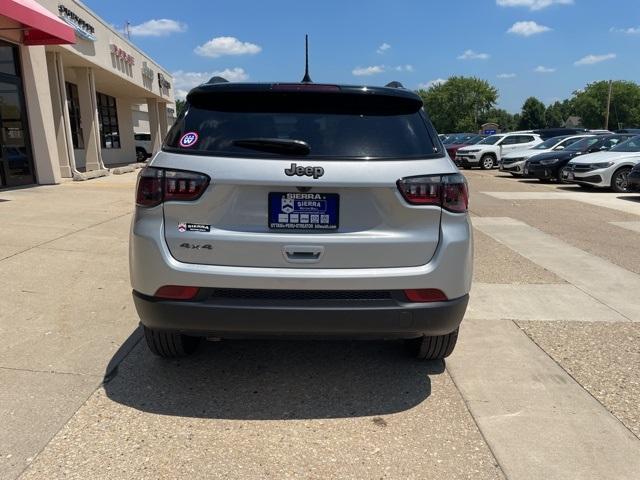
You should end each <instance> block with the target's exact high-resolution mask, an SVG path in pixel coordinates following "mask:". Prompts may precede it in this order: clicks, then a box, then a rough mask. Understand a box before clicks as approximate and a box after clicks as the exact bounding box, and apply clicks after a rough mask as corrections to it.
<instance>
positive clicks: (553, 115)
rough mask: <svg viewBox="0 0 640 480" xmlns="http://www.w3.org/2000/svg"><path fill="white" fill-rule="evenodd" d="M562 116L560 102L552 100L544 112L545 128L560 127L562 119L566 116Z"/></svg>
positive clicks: (562, 111) (562, 122)
mask: <svg viewBox="0 0 640 480" xmlns="http://www.w3.org/2000/svg"><path fill="white" fill-rule="evenodd" d="M568 117H569V116H568V115H567V117H565V116H564V110H563V108H562V104H561V103H560V102H554V103H553V104H552V105H549V106H548V107H547V111H546V112H545V114H544V120H545V126H546V127H547V128H558V127H562V125H563V124H564V121H565V120H566V119H567V118H568Z"/></svg>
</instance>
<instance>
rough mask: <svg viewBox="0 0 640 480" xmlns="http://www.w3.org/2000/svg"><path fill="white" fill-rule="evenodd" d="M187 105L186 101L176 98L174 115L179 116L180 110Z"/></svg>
mask: <svg viewBox="0 0 640 480" xmlns="http://www.w3.org/2000/svg"><path fill="white" fill-rule="evenodd" d="M186 106H187V102H186V101H185V100H181V99H179V98H178V99H177V100H176V117H179V116H180V114H181V113H182V111H183V110H184V109H185V107H186Z"/></svg>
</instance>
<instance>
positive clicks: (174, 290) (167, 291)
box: [154, 285, 200, 300]
mask: <svg viewBox="0 0 640 480" xmlns="http://www.w3.org/2000/svg"><path fill="white" fill-rule="evenodd" d="M199 290H200V289H199V288H198V287H182V286H179V285H165V286H164V287H160V288H159V289H158V291H157V292H156V294H155V295H154V297H156V298H162V299H165V300H192V299H194V298H195V297H196V296H197V295H198V292H199Z"/></svg>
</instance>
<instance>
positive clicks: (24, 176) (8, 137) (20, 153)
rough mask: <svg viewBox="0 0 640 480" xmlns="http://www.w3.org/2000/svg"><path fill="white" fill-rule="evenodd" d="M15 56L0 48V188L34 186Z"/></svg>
mask: <svg viewBox="0 0 640 480" xmlns="http://www.w3.org/2000/svg"><path fill="white" fill-rule="evenodd" d="M16 53H17V51H16V48H15V47H14V46H12V45H7V44H0V60H1V61H0V67H2V68H0V187H13V186H17V185H27V184H30V183H34V172H33V161H32V158H31V150H30V148H29V130H28V129H27V122H26V118H25V117H26V114H25V108H24V101H23V100H24V99H23V96H22V82H21V80H20V77H18V76H17V75H15V74H17V73H18V72H19V69H18V65H17V63H16V60H17V59H16ZM12 73H14V74H13V75H12Z"/></svg>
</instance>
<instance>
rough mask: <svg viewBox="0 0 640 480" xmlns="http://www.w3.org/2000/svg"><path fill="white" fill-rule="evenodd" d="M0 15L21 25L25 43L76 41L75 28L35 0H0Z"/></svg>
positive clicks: (64, 42)
mask: <svg viewBox="0 0 640 480" xmlns="http://www.w3.org/2000/svg"><path fill="white" fill-rule="evenodd" d="M0 16H4V17H7V18H9V19H11V20H13V21H15V22H18V23H20V24H21V25H22V28H24V29H25V30H24V37H23V38H24V44H25V45H61V44H68V43H76V33H75V30H74V29H73V28H72V27H70V26H69V25H67V24H66V23H64V22H63V21H62V20H60V19H59V18H58V17H56V16H55V15H54V14H53V13H51V12H50V11H49V10H47V9H46V8H44V7H43V6H42V5H40V4H38V3H36V2H35V0H0Z"/></svg>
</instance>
